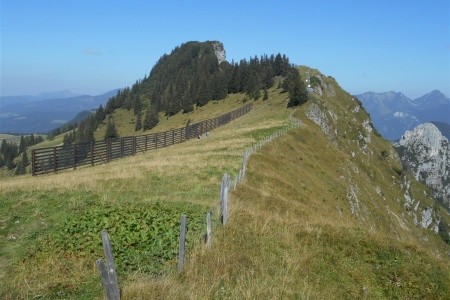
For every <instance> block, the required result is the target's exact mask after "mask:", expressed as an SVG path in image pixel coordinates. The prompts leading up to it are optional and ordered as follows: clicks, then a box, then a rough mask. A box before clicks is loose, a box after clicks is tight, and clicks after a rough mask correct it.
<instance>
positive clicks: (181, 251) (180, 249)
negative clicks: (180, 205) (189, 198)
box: [178, 214, 186, 272]
mask: <svg viewBox="0 0 450 300" xmlns="http://www.w3.org/2000/svg"><path fill="white" fill-rule="evenodd" d="M185 245H186V215H185V214H182V215H181V225H180V242H179V247H178V272H181V271H183V265H184V250H185Z"/></svg>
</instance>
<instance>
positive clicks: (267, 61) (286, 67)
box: [59, 41, 308, 144]
mask: <svg viewBox="0 0 450 300" xmlns="http://www.w3.org/2000/svg"><path fill="white" fill-rule="evenodd" d="M224 57H225V51H224V50H223V45H222V44H221V43H220V42H217V41H207V42H187V43H185V44H182V45H181V46H179V47H176V48H175V49H173V50H172V52H171V53H170V54H169V55H167V54H164V55H163V56H162V57H161V58H160V59H159V60H158V62H157V63H156V64H155V66H154V67H153V68H152V70H151V71H150V74H149V76H148V77H147V76H145V77H144V79H142V80H138V81H136V83H135V84H133V85H132V86H131V87H127V88H125V89H123V90H121V91H119V92H118V93H117V95H116V96H114V97H112V98H111V99H110V100H109V101H108V103H107V104H106V107H103V106H100V107H99V108H98V110H97V111H96V113H95V115H92V116H90V117H88V118H87V119H85V120H84V121H83V122H80V123H79V125H78V126H77V128H76V130H75V128H72V127H70V129H69V128H67V129H68V130H71V133H69V134H67V137H66V138H65V139H64V141H65V143H67V144H70V143H73V142H76V143H84V142H88V141H91V140H94V134H93V132H94V131H95V130H96V129H97V128H98V126H99V124H100V123H102V122H103V123H104V124H106V125H107V126H108V127H109V128H108V129H107V132H108V134H107V135H105V138H110V137H115V135H116V134H115V133H114V128H113V127H114V126H115V124H114V121H113V120H110V117H109V116H111V115H112V114H113V113H114V112H115V111H116V110H117V109H126V110H129V111H131V110H132V111H133V114H134V116H135V117H136V124H135V130H136V131H138V130H141V129H143V130H147V129H151V128H153V127H154V126H156V125H157V124H158V122H159V119H158V113H161V112H163V113H164V114H165V115H166V116H167V117H169V116H172V115H174V114H176V113H178V112H180V111H182V112H183V113H188V112H191V111H192V110H193V109H194V107H201V106H203V105H205V104H206V103H208V101H210V100H220V99H224V98H225V97H226V96H227V95H228V94H230V93H245V94H246V95H247V96H248V97H249V98H252V99H258V98H260V97H263V98H264V99H267V97H268V94H267V89H269V88H270V87H272V86H273V84H274V78H275V77H276V76H281V77H282V78H286V79H287V80H284V83H283V88H284V90H285V91H287V92H289V96H290V100H291V101H290V103H288V106H295V105H299V104H300V103H303V102H305V101H306V100H307V97H308V95H307V92H306V87H305V85H304V84H303V83H302V80H300V75H299V73H298V71H297V70H296V68H294V67H293V66H292V65H291V64H290V63H289V59H288V58H287V57H286V55H281V54H280V53H278V54H276V55H274V54H272V55H270V56H268V55H262V56H261V57H257V56H255V57H253V58H250V59H249V60H246V59H242V60H241V61H240V62H239V63H237V62H234V61H232V62H231V63H229V62H227V61H225V60H224ZM59 132H61V130H60V131H59Z"/></svg>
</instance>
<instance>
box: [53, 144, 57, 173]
mask: <svg viewBox="0 0 450 300" xmlns="http://www.w3.org/2000/svg"><path fill="white" fill-rule="evenodd" d="M56 159H57V156H56V147H53V172H56V171H58V162H57V160H56Z"/></svg>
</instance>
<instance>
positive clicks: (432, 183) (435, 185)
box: [396, 123, 450, 211]
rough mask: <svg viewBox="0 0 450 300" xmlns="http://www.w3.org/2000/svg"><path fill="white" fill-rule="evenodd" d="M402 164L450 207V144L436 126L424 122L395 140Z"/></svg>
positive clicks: (436, 197) (439, 199)
mask: <svg viewBox="0 0 450 300" xmlns="http://www.w3.org/2000/svg"><path fill="white" fill-rule="evenodd" d="M396 148H397V151H398V152H399V155H400V159H401V161H402V163H403V165H405V166H406V168H407V169H408V170H409V171H411V172H412V173H413V174H414V176H415V177H416V179H417V180H419V181H421V182H423V183H425V184H426V185H427V186H428V187H430V188H431V190H432V191H433V196H434V198H435V199H436V200H438V201H440V202H441V203H442V204H443V205H444V206H445V207H446V208H447V210H449V211H450V145H449V141H448V139H447V138H446V137H444V136H443V135H442V134H441V132H440V131H439V129H438V128H437V127H436V126H435V125H433V124H431V123H424V124H421V125H419V126H417V127H416V128H414V130H412V131H408V130H407V131H406V132H405V134H404V135H403V136H402V138H401V139H400V141H399V142H398V143H397V144H396Z"/></svg>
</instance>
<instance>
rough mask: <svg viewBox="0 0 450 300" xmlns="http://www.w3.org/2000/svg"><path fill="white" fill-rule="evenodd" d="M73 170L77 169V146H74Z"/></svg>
mask: <svg viewBox="0 0 450 300" xmlns="http://www.w3.org/2000/svg"><path fill="white" fill-rule="evenodd" d="M73 168H74V169H76V168H77V144H73Z"/></svg>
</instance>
